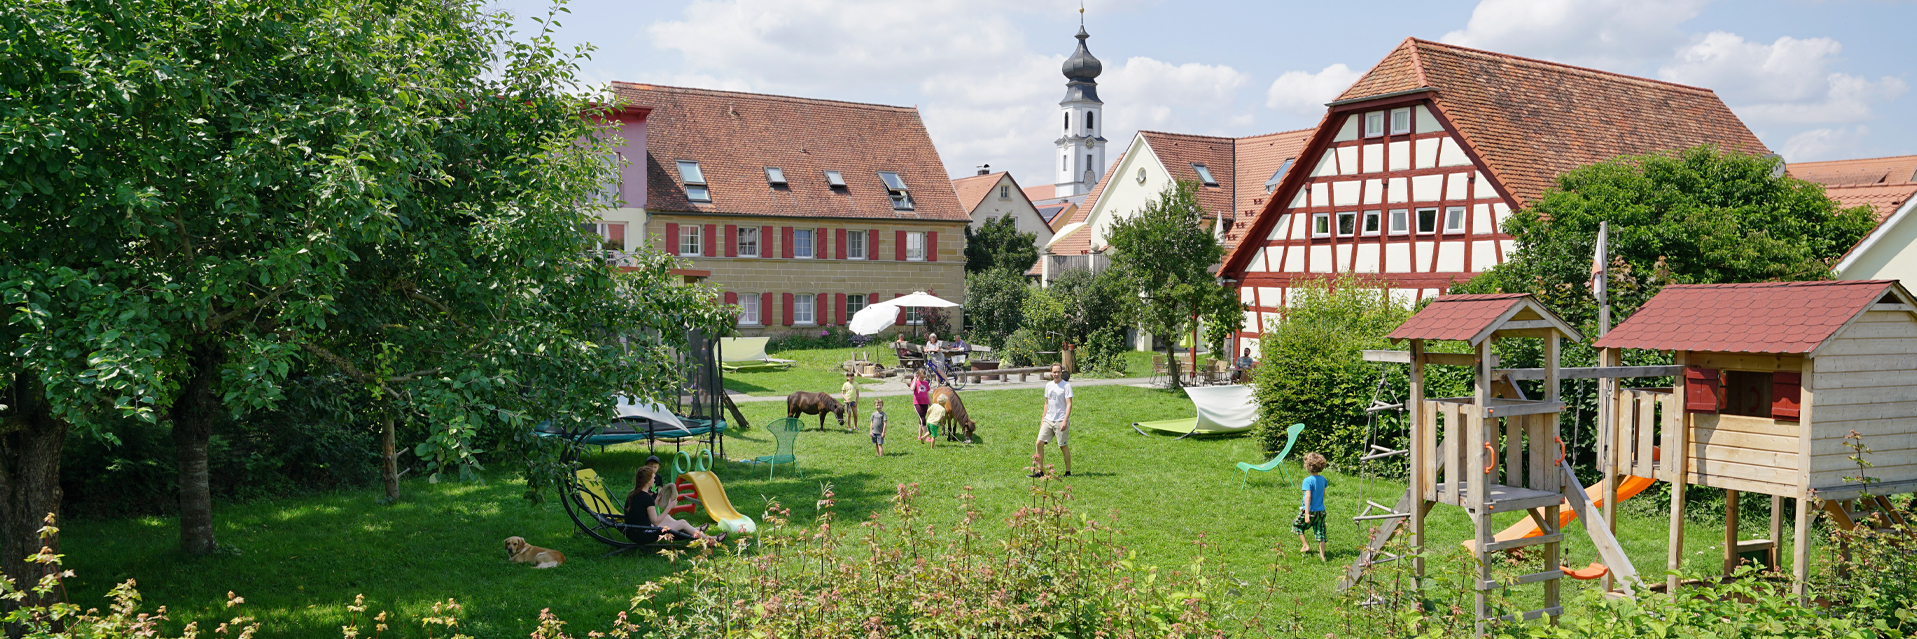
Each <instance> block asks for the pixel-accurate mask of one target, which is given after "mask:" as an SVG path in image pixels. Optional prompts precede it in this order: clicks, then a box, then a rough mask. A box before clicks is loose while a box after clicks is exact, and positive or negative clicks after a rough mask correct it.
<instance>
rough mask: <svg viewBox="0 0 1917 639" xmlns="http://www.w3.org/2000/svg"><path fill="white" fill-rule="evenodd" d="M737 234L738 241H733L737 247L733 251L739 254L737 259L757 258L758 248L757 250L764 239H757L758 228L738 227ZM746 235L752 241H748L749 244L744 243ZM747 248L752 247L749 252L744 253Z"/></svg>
mask: <svg viewBox="0 0 1917 639" xmlns="http://www.w3.org/2000/svg"><path fill="white" fill-rule="evenodd" d="M738 234H739V235H738V239H736V240H734V243H735V244H736V245H737V246H738V248H736V249H734V251H735V252H737V253H738V254H739V257H758V256H759V251H760V248H759V247H760V242H761V241H763V240H764V239H765V238H762V237H759V235H760V233H759V227H756V226H741V227H739V230H738ZM748 234H750V235H751V236H752V239H751V240H750V241H751V244H747V243H746V242H747V240H746V235H748ZM747 246H751V247H752V251H751V252H747V251H746V247H747Z"/></svg>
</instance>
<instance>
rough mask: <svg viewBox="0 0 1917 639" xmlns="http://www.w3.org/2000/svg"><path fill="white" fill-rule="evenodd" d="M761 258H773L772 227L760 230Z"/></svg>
mask: <svg viewBox="0 0 1917 639" xmlns="http://www.w3.org/2000/svg"><path fill="white" fill-rule="evenodd" d="M759 257H772V227H770V226H767V227H762V228H760V229H759Z"/></svg>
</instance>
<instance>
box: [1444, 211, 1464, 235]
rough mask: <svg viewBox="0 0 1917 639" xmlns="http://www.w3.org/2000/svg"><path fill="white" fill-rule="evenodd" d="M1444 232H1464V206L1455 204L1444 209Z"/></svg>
mask: <svg viewBox="0 0 1917 639" xmlns="http://www.w3.org/2000/svg"><path fill="white" fill-rule="evenodd" d="M1444 232H1446V233H1463V232H1464V207H1462V206H1453V207H1450V208H1447V209H1445V210H1444Z"/></svg>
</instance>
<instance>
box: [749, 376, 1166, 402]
mask: <svg viewBox="0 0 1917 639" xmlns="http://www.w3.org/2000/svg"><path fill="white" fill-rule="evenodd" d="M1032 377H1033V378H1034V379H1035V380H1036V378H1037V377H1038V376H1037V375H1033V376H1032ZM1072 385H1073V386H1137V387H1139V388H1150V387H1151V386H1152V384H1151V378H1149V377H1121V378H1118V379H1084V378H1079V379H1074V380H1072ZM1044 387H1045V381H1044V380H1036V381H1030V382H974V383H972V384H968V385H966V387H965V390H964V391H963V392H966V393H970V392H974V391H996V390H1022V389H1028V388H1044ZM727 394H728V395H731V396H732V401H733V402H734V403H738V404H744V403H747V402H783V401H785V397H784V396H781V395H774V396H770V397H760V396H754V395H747V394H745V393H738V392H728V393H727ZM910 394H912V392H911V391H910V390H907V389H906V388H905V381H904V380H902V379H899V378H888V379H887V380H886V381H885V382H884V383H880V384H873V385H868V386H866V387H865V389H864V390H861V391H859V397H860V398H861V399H863V398H866V397H898V396H901V395H910ZM837 395H838V393H837V392H834V393H833V396H835V397H836V396H837Z"/></svg>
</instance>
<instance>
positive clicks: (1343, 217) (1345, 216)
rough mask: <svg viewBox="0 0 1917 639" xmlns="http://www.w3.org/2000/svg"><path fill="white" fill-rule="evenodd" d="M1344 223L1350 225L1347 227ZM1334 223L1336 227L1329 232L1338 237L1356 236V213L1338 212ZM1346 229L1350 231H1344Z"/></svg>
mask: <svg viewBox="0 0 1917 639" xmlns="http://www.w3.org/2000/svg"><path fill="white" fill-rule="evenodd" d="M1346 222H1350V223H1351V224H1350V225H1349V226H1347V225H1346V224H1345V223H1346ZM1335 223H1336V224H1337V226H1336V227H1335V228H1333V229H1331V230H1332V231H1333V232H1335V233H1337V234H1338V237H1351V236H1354V235H1357V234H1358V212H1357V211H1339V212H1338V218H1337V220H1336V222H1335ZM1346 229H1350V230H1346Z"/></svg>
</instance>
